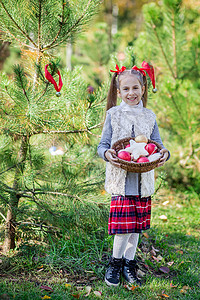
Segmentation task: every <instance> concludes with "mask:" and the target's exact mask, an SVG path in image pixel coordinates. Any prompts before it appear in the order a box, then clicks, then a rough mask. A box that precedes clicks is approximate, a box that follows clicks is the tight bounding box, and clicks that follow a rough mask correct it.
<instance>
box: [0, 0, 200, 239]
mask: <svg viewBox="0 0 200 300" xmlns="http://www.w3.org/2000/svg"><path fill="white" fill-rule="evenodd" d="M97 2H98V1H94V2H93V5H92V6H91V7H90V9H88V10H87V9H86V8H87V4H88V3H89V2H87V1H78V5H77V1H70V3H71V4H70V5H68V2H66V3H67V4H64V3H65V2H63V1H53V2H52V1H44V3H45V7H44V10H45V11H46V15H48V18H46V17H45V15H43V16H42V18H43V19H41V21H42V31H41V32H42V33H41V36H40V37H41V39H40V42H39V43H38V41H37V39H36V37H38V36H39V31H38V26H36V23H37V22H38V11H39V6H38V3H39V2H38V1H36V0H35V1H33V2H31V5H33V6H31V5H30V2H29V1H26V2H24V1H17V2H16V5H14V9H12V8H13V5H12V1H11V2H9V3H6V1H1V3H5V5H6V7H7V8H8V11H9V12H10V13H11V12H12V14H13V18H14V19H15V21H16V22H19V24H20V22H22V20H23V27H22V28H23V30H22V31H21V30H19V29H18V28H17V27H16V26H15V28H14V32H13V35H11V34H9V33H8V31H7V34H6V35H5V36H4V39H6V40H9V41H10V42H12V44H11V48H12V47H13V46H14V45H15V46H16V45H19V44H21V56H20V57H19V58H18V59H17V60H18V62H19V65H16V66H15V67H14V69H13V71H12V72H11V73H10V71H9V73H10V74H9V75H10V77H8V76H7V74H5V73H4V72H2V73H1V80H0V93H1V102H0V117H1V127H0V166H1V169H0V189H1V196H0V198H1V203H2V204H1V209H2V214H3V216H5V215H6V211H7V208H8V206H9V203H10V199H11V197H12V195H13V181H14V178H15V174H16V173H15V172H16V170H18V171H19V174H18V187H17V190H15V195H17V196H18V197H20V201H19V206H18V207H17V208H15V210H16V224H17V226H20V227H19V228H20V230H19V231H18V238H20V237H23V238H25V237H26V238H30V236H29V234H28V231H26V230H25V228H24V225H23V223H24V222H25V221H27V220H28V221H30V223H31V224H32V225H33V224H40V223H41V222H42V223H43V224H46V225H47V226H51V225H53V226H61V227H62V226H64V228H67V225H66V224H68V226H69V227H70V226H74V227H76V226H77V228H78V227H79V226H80V224H82V227H81V228H82V230H86V228H87V230H88V233H89V232H90V230H91V226H92V228H93V230H95V229H97V228H98V226H100V225H98V224H101V225H102V228H103V226H104V225H105V224H106V222H107V215H108V202H107V200H108V197H109V196H108V195H107V194H105V192H104V190H103V183H104V168H105V164H104V163H103V162H102V161H101V159H100V158H98V157H97V154H96V148H97V145H98V142H99V140H100V134H101V129H102V124H103V121H104V115H105V105H106V95H107V91H108V87H109V82H110V78H111V75H110V74H109V70H110V69H112V68H114V67H115V64H116V63H117V64H119V65H120V66H121V65H125V66H126V67H128V68H131V67H132V66H133V65H134V64H136V65H137V66H140V65H141V63H142V61H143V60H146V61H148V62H151V63H152V64H153V65H154V67H155V71H156V84H157V88H158V93H157V94H155V95H154V94H152V93H151V88H150V89H149V102H148V107H149V108H151V109H152V110H153V111H154V112H155V113H156V115H157V121H158V123H159V128H160V131H161V136H162V139H163V142H164V145H165V146H166V147H167V148H168V149H169V150H170V152H171V158H170V160H169V162H167V164H166V165H165V167H164V170H165V171H166V174H165V175H164V176H163V173H162V172H163V169H161V171H160V170H157V172H156V176H157V178H158V180H157V184H158V185H159V180H161V178H165V179H164V180H165V181H166V183H165V184H168V185H169V187H170V188H176V189H177V188H178V189H183V190H185V189H187V190H189V191H191V190H192V191H193V192H194V193H197V194H199V191H200V184H199V182H200V181H199V179H200V178H199V174H200V172H199V171H200V160H199V150H200V145H199V115H200V114H199V112H200V108H199V85H200V82H199V64H198V61H199V59H198V58H199V43H200V38H199V27H198V24H199V14H198V7H197V6H196V5H195V3H194V4H190V2H186V1H185V2H184V1H178V0H169V1H163V2H159V3H157V2H156V1H155V2H152V3H148V4H145V5H144V6H143V11H142V12H143V17H141V15H140V18H137V16H136V11H138V10H136V11H135V12H134V11H132V10H130V9H128V10H127V8H126V7H125V6H123V2H122V1H121V2H120V1H114V4H115V5H118V7H119V9H120V10H119V15H118V32H117V33H116V34H114V35H112V34H111V25H112V24H111V23H110V22H108V20H110V16H111V15H112V9H111V10H110V8H109V3H108V2H109V1H105V3H104V4H103V5H102V7H101V11H100V13H99V14H98V15H97V16H96V19H93V23H89V24H90V25H89V26H88V27H85V26H86V25H87V24H88V21H89V20H90V19H91V17H92V16H93V15H94V14H95V13H98V12H99V10H98V8H97V4H98V3H97ZM24 3H26V5H25V6H24ZM141 4H143V2H141V3H140V4H138V9H139V8H140V7H141ZM63 5H64V6H63ZM127 5H128V6H127V7H129V6H130V7H132V6H131V5H132V2H131V1H128V2H127ZM31 7H32V8H33V7H34V9H32V8H31ZM19 11H20V13H18V12H19ZM86 12H87V13H86ZM83 13H86V14H85V17H84V18H83V19H80V18H81V17H82V16H83ZM63 16H65V17H63ZM64 18H66V20H67V22H66V24H65V26H64V27H62V29H60V28H61V24H62V20H64ZM79 19H80V22H78V23H77V24H76V22H77V20H79ZM1 20H3V21H2V29H4V30H5V31H6V30H7V29H8V28H11V27H10V26H11V23H10V20H9V21H7V20H8V19H7V14H6V13H5V11H3V10H1ZM24 20H25V21H24ZM36 20H37V22H36ZM50 20H51V22H49V21H50ZM125 20H128V21H127V22H124V21H125ZM133 20H134V22H133ZM105 21H106V22H105ZM49 23H51V24H50V27H49ZM73 24H75V25H73ZM188 27H189V30H188ZM6 28H7V29H6ZM30 28H31V30H30ZM138 28H139V29H140V30H139V31H138ZM83 29H84V30H85V31H86V32H85V33H82V34H80V32H81V31H82V30H83ZM23 31H24V32H28V33H30V32H31V35H29V37H30V38H31V39H33V40H30V39H28V38H27V36H26V34H24V32H23ZM58 32H59V34H58V35H56V34H57V33H58ZM55 36H56V37H57V38H56V40H55ZM32 37H33V38H32ZM33 41H34V43H32V42H33ZM66 43H72V49H73V53H72V58H71V64H72V70H70V69H67V68H66V62H65V56H66V48H65V47H64V46H66ZM24 44H25V45H26V46H25V45H24ZM34 44H35V45H34ZM24 46H25V47H24ZM60 46H62V47H60ZM34 47H35V49H38V47H39V48H40V52H41V57H38V55H37V51H33V49H32V48H34ZM17 49H19V48H17ZM15 51H16V48H15ZM58 57H59V59H58ZM50 61H51V62H52V64H53V63H55V65H56V66H58V68H59V69H60V70H61V73H62V79H63V82H64V86H63V89H62V95H61V97H60V98H57V97H56V96H55V90H54V89H53V87H52V85H50V84H48V83H47V82H46V80H45V78H44V71H43V70H44V65H45V64H46V63H49V62H50ZM35 76H36V78H37V80H35ZM88 86H92V87H93V88H94V92H92V93H90V92H89V91H88ZM24 135H25V136H26V137H27V140H28V142H27V155H26V158H25V160H22V161H19V159H18V154H19V150H20V147H21V138H22V136H24ZM51 146H56V147H61V148H62V150H63V151H64V155H63V156H52V155H51V154H50V153H49V148H50V147H51ZM161 181H163V180H161ZM71 207H74V211H73V210H71ZM69 208H70V209H69ZM88 216H93V218H94V219H93V220H92V222H91V224H90V222H88ZM102 216H103V218H102ZM89 218H90V217H89ZM2 220H3V219H2ZM41 220H42V221H41ZM29 225H30V224H29ZM30 227H31V225H30ZM30 227H28V228H29V229H30ZM2 232H3V231H2ZM102 232H104V229H102ZM102 232H101V233H100V234H102ZM31 234H32V233H31ZM2 240H3V235H2Z"/></svg>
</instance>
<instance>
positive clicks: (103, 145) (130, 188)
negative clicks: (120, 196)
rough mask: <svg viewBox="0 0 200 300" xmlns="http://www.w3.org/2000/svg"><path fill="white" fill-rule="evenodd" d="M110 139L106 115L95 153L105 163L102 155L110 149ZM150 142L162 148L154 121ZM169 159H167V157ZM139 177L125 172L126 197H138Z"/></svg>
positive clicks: (109, 121)
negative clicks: (152, 141) (96, 152)
mask: <svg viewBox="0 0 200 300" xmlns="http://www.w3.org/2000/svg"><path fill="white" fill-rule="evenodd" d="M131 136H132V137H135V133H134V128H132V135H131ZM111 139H112V126H111V116H110V114H109V113H107V116H106V120H105V123H104V130H103V132H102V137H101V141H100V143H99V145H98V148H97V151H98V154H99V156H100V157H101V158H102V159H104V160H105V161H107V159H106V158H105V156H104V153H105V152H106V151H107V150H108V149H110V147H111ZM150 139H151V140H154V141H155V142H157V143H159V144H160V145H161V146H162V147H163V148H165V147H164V145H163V143H162V140H161V137H160V134H159V129H158V125H157V122H156V121H155V125H154V128H153V131H152V134H151V136H150ZM168 159H169V157H168ZM138 179H139V175H138V174H137V173H132V172H127V176H126V182H125V194H126V195H138V194H139V188H138V187H139V182H138Z"/></svg>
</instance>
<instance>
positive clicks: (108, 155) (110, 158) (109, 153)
mask: <svg viewBox="0 0 200 300" xmlns="http://www.w3.org/2000/svg"><path fill="white" fill-rule="evenodd" d="M112 154H115V155H116V151H115V150H114V149H108V150H107V151H106V152H105V154H104V156H105V158H107V160H108V161H109V162H110V163H111V164H112V165H114V166H115V167H118V168H120V164H119V163H118V162H117V161H118V159H117V158H114V157H113V155H112Z"/></svg>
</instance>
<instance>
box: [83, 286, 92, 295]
mask: <svg viewBox="0 0 200 300" xmlns="http://www.w3.org/2000/svg"><path fill="white" fill-rule="evenodd" d="M91 290H92V287H91V286H86V288H85V291H86V293H87V294H85V295H84V296H85V297H87V296H89V294H90V292H91Z"/></svg>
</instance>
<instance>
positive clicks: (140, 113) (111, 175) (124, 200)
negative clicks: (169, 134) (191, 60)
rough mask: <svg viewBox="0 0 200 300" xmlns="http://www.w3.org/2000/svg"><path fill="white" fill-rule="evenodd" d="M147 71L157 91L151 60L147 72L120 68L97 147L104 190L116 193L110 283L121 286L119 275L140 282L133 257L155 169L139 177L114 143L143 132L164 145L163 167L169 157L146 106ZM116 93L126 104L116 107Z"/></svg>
mask: <svg viewBox="0 0 200 300" xmlns="http://www.w3.org/2000/svg"><path fill="white" fill-rule="evenodd" d="M144 71H146V72H147V73H148V74H149V76H150V78H151V81H152V84H153V87H154V90H153V91H154V92H155V91H156V89H155V79H154V70H153V67H152V66H149V65H148V64H147V63H146V62H143V63H142V68H138V67H136V66H134V67H133V68H132V69H131V70H126V68H125V67H122V68H121V69H120V70H119V67H118V66H117V65H116V71H113V70H111V72H115V73H114V75H113V77H112V81H111V85H110V90H109V93H108V99H107V114H106V120H105V123H104V128H103V132H102V137H101V141H100V143H99V146H98V154H99V156H100V157H101V158H103V159H104V160H105V161H107V165H106V182H105V189H106V191H107V192H108V193H110V194H111V195H112V197H111V205H110V214H109V222H108V232H109V234H110V235H115V237H114V244H113V254H112V256H111V258H110V262H109V267H108V269H107V271H106V274H105V282H106V283H107V284H108V285H110V286H118V285H119V283H120V273H121V272H122V275H123V277H124V278H125V280H127V281H128V282H129V283H136V284H139V285H140V284H141V282H140V280H139V279H138V278H137V265H136V260H135V259H134V257H135V253H136V248H137V244H138V238H139V233H141V232H142V231H143V230H147V229H149V228H150V216H151V195H152V194H153V193H154V171H153V170H152V171H150V172H146V173H142V174H141V175H140V174H137V173H132V172H127V171H125V170H123V169H121V168H120V167H119V164H118V163H117V159H115V158H113V156H112V153H115V151H114V150H113V149H110V148H111V146H112V144H113V143H115V142H116V141H117V140H119V139H122V138H125V137H128V136H132V137H135V136H137V135H140V134H143V135H145V136H146V137H147V138H149V139H151V140H154V141H156V142H158V143H159V144H160V145H162V147H163V149H162V150H161V153H162V155H163V156H162V158H161V160H160V163H159V164H158V167H160V166H162V165H163V164H164V163H165V161H166V160H167V159H168V158H169V151H168V150H166V149H165V148H164V146H163V144H162V141H161V138H160V134H159V130H158V125H157V123H156V116H155V114H154V113H153V112H152V111H151V110H149V109H147V108H146V104H147V80H146V73H145V72H144ZM117 94H118V96H119V97H121V99H122V102H121V104H120V105H118V106H116V104H117Z"/></svg>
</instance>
